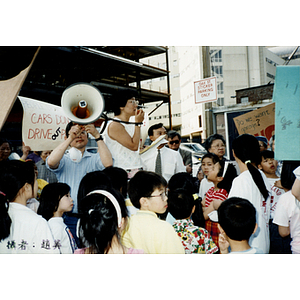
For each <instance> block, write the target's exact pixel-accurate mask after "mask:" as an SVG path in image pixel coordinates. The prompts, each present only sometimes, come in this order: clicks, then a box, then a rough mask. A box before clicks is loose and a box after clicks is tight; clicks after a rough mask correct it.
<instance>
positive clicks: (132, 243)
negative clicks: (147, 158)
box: [122, 171, 185, 254]
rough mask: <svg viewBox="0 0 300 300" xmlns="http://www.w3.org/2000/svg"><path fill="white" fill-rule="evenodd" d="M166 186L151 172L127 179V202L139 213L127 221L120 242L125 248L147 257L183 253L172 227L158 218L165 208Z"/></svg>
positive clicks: (141, 172) (160, 177)
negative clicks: (135, 249)
mask: <svg viewBox="0 0 300 300" xmlns="http://www.w3.org/2000/svg"><path fill="white" fill-rule="evenodd" d="M166 186H167V182H166V180H165V179H164V178H163V177H162V176H160V175H158V174H156V173H154V172H150V171H139V172H137V173H136V174H135V175H134V176H133V177H132V178H131V179H130V181H129V185H128V194H129V198H130V200H131V202H132V204H133V205H134V206H135V207H136V208H138V209H139V211H138V212H137V213H136V214H135V215H133V216H131V217H130V219H129V222H128V223H129V224H128V227H127V228H126V230H125V232H124V235H123V239H122V241H123V244H124V245H125V246H127V247H133V248H139V249H143V250H144V251H145V252H146V253H149V254H155V253H157V254H164V253H170V254H171V253H182V254H184V253H185V252H184V248H183V246H182V244H181V241H180V239H179V237H178V236H177V234H176V232H175V231H174V229H173V227H172V225H170V224H169V223H168V222H166V221H163V220H160V219H158V217H157V214H163V213H165V211H166V209H167V207H168V204H167V199H168V197H167V195H166Z"/></svg>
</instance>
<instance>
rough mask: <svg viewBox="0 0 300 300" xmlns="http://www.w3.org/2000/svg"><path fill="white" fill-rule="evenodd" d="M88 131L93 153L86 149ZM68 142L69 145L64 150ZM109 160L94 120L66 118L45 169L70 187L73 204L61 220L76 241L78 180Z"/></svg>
mask: <svg viewBox="0 0 300 300" xmlns="http://www.w3.org/2000/svg"><path fill="white" fill-rule="evenodd" d="M88 133H89V134H91V135H92V136H93V137H94V138H95V141H96V142H97V146H98V152H97V153H96V154H94V153H90V152H88V151H86V145H87V143H88ZM69 146H70V147H71V148H70V149H69V151H68V152H66V150H67V149H68V147H69ZM65 152H66V153H65ZM112 164H113V159H112V156H111V153H110V151H109V150H108V148H107V146H106V144H105V143H104V141H103V139H102V136H101V135H100V133H99V132H98V130H97V129H96V128H95V126H94V124H86V125H76V124H74V123H73V122H70V123H69V124H68V125H67V127H66V136H65V140H64V141H63V142H62V143H61V144H60V145H59V146H57V147H56V148H55V149H54V150H53V151H52V153H51V154H50V155H49V157H48V158H47V161H46V165H47V167H48V169H50V170H51V171H52V172H54V173H55V175H56V177H57V179H58V181H59V182H64V183H67V184H68V185H69V186H70V187H71V197H72V199H73V201H74V206H73V210H72V212H71V213H66V216H65V219H64V221H65V223H66V225H67V226H68V227H69V228H70V230H71V232H72V234H73V236H74V237H75V239H76V241H77V242H78V239H77V236H76V225H77V221H78V206H77V192H78V187H79V184H80V181H81V179H82V178H83V176H84V175H85V174H86V173H88V172H92V171H96V170H103V169H104V168H106V167H109V166H112Z"/></svg>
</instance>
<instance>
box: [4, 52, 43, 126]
mask: <svg viewBox="0 0 300 300" xmlns="http://www.w3.org/2000/svg"><path fill="white" fill-rule="evenodd" d="M39 50H40V47H39V48H38V50H37V51H36V53H35V54H34V57H33V59H32V61H31V63H30V64H29V66H28V67H27V68H25V69H24V70H23V71H21V72H20V73H19V74H18V75H17V76H15V77H13V78H10V79H8V80H2V81H0V104H1V110H0V130H1V129H2V127H3V125H4V123H5V122H6V119H7V117H8V115H9V113H10V111H11V109H12V107H13V105H14V103H15V100H16V98H17V95H18V93H19V92H20V90H21V88H22V85H23V83H24V81H25V79H26V77H27V75H28V73H29V71H30V69H31V66H32V64H33V62H34V60H35V58H36V56H37V54H38V52H39Z"/></svg>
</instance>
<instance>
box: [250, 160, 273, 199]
mask: <svg viewBox="0 0 300 300" xmlns="http://www.w3.org/2000/svg"><path fill="white" fill-rule="evenodd" d="M246 166H247V168H248V170H249V172H250V174H251V176H252V179H253V181H254V182H255V184H256V186H257V188H258V189H259V191H260V193H261V194H262V195H263V197H264V198H265V200H267V198H268V197H269V192H268V190H267V188H266V185H265V182H264V180H263V178H262V176H261V174H260V171H259V170H258V169H257V168H256V167H254V166H253V165H252V164H251V163H250V162H249V161H247V164H246Z"/></svg>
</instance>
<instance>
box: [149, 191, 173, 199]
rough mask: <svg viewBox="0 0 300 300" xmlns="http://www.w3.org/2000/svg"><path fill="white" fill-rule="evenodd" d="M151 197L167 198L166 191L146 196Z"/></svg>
mask: <svg viewBox="0 0 300 300" xmlns="http://www.w3.org/2000/svg"><path fill="white" fill-rule="evenodd" d="M153 197H161V199H162V200H165V199H167V198H168V196H167V193H166V192H163V193H161V194H159V195H153V196H149V197H147V198H153Z"/></svg>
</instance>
